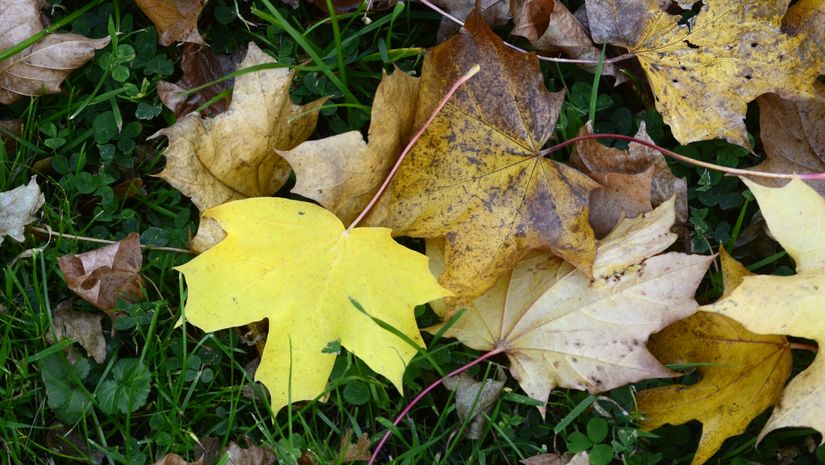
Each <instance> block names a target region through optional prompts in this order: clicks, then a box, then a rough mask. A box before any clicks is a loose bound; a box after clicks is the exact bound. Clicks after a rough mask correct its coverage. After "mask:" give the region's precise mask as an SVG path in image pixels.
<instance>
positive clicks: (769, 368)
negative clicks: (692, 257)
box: [636, 249, 792, 465]
mask: <svg viewBox="0 0 825 465" xmlns="http://www.w3.org/2000/svg"><path fill="white" fill-rule="evenodd" d="M720 254H721V257H722V272H723V279H724V286H725V294H724V296H723V297H727V296H729V295H730V294H731V293H733V290H734V289H735V288H736V286H738V285H739V284H740V283H741V282H742V280H743V278H744V277H745V276H751V273H750V272H749V271H748V270H747V268H745V267H744V266H742V264H741V263H739V262H737V261H736V260H735V259H734V258H733V257H731V256H730V255H728V253H727V252H725V249H721V250H720ZM648 347H649V348H650V351H651V352H652V353H653V355H655V356H656V358H657V359H658V360H659V361H660V362H662V363H665V364H671V363H709V364H710V365H703V366H698V367H696V370H697V371H698V372H699V376H700V379H699V381H698V382H697V383H695V384H692V385H689V386H685V385H682V384H673V385H669V386H663V387H658V388H653V389H646V390H644V391H641V392H639V393H638V394H637V395H636V400H637V405H638V409H639V411H640V412H642V414H643V415H644V420H643V423H642V425H643V426H644V428H645V429H646V430H648V431H649V430H654V429H656V428H658V427H660V426H662V425H664V424H666V423H670V424H674V425H679V424H682V423H686V422H688V421H691V420H699V421H701V422H702V425H703V427H702V437H701V439H700V440H699V447H698V449H697V450H696V454H695V455H694V456H693V461H692V463H693V465H701V464H702V463H705V462H706V461H708V460H709V459H710V458H711V457H712V456H713V454H715V453H716V451H718V450H719V449H720V448H721V447H722V443H723V442H724V441H725V440H726V439H727V438H729V437H732V436H736V435H738V434H741V433H742V432H744V431H745V429H746V428H747V426H748V424H750V422H751V420H753V419H754V418H756V416H758V415H759V414H761V413H762V412H763V411H764V410H765V409H766V408H768V407H770V406H772V405H775V404H776V403H778V402H779V397H780V396H781V394H782V390H783V389H784V387H785V381H786V380H787V379H788V375H789V374H790V372H791V363H792V357H791V348H790V346H789V345H788V341H787V339H786V338H785V337H784V336H775V335H760V334H755V333H752V332H750V331H748V330H747V329H745V327H744V326H742V325H741V324H739V323H737V322H736V321H734V320H732V319H730V318H727V317H724V316H722V315H717V314H714V313H707V312H696V313H695V314H693V315H691V316H690V317H688V318H686V319H684V320H681V321H677V322H676V323H674V324H672V325H670V326H668V327H667V328H665V329H664V330H663V331H661V332H659V333H658V334H655V335H653V336H652V337H651V338H650V342H648Z"/></svg>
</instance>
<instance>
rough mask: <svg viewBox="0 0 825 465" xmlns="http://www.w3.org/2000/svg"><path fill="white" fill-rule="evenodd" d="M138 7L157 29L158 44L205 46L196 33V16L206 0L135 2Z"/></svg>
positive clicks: (147, 0)
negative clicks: (189, 43)
mask: <svg viewBox="0 0 825 465" xmlns="http://www.w3.org/2000/svg"><path fill="white" fill-rule="evenodd" d="M136 2H137V5H138V7H140V9H141V10H142V11H143V13H144V14H145V15H146V16H148V17H149V19H150V20H152V23H153V24H154V25H155V27H156V28H157V29H158V43H159V44H161V45H172V44H174V43H175V42H192V43H195V44H206V42H204V41H203V38H202V37H201V34H200V32H198V16H200V14H201V10H203V5H204V4H205V3H206V0H136Z"/></svg>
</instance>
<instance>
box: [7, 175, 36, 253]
mask: <svg viewBox="0 0 825 465" xmlns="http://www.w3.org/2000/svg"><path fill="white" fill-rule="evenodd" d="M45 202H46V197H45V196H44V195H43V193H42V192H40V186H38V185H37V176H32V177H31V179H29V183H28V184H26V185H25V186H17V187H15V188H14V189H12V190H10V191H6V192H0V245H2V244H3V239H4V238H5V237H6V236H9V237H11V238H12V239H14V240H15V241H17V242H23V239H24V237H23V232H24V228H25V226H26V225H27V224H29V223H31V222H33V221H34V220H35V217H34V215H35V213H37V211H38V210H40V207H42V206H43V204H44V203H45Z"/></svg>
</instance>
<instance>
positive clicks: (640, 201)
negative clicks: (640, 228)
mask: <svg viewBox="0 0 825 465" xmlns="http://www.w3.org/2000/svg"><path fill="white" fill-rule="evenodd" d="M592 133H593V129H592V127H591V125H590V123H589V122H588V123H587V124H586V125H585V126H584V127H583V128H582V129H581V130H580V131H579V135H580V136H581V135H585V134H592ZM635 137H636V138H637V139H642V140H645V141H649V142H653V140H651V139H650V136H648V135H647V131H646V128H645V123H644V122H642V124H641V125H639V130H638V131H637V132H636V136H635ZM570 164H572V165H573V166H575V167H576V168H578V169H580V170H581V171H583V172H584V173H586V174H588V175H589V176H590V177H592V178H593V179H595V180H596V181H598V182H599V183H600V184H601V185H602V186H603V188H602V189H599V190H597V191H594V192H593V193H592V194H591V196H590V224H591V226H593V230H594V231H595V232H596V236H597V237H603V236H605V235H606V234H607V233H608V232H610V230H611V229H613V227H614V226H615V225H616V223H617V222H618V220H619V217H620V209H624V213H625V216H627V217H634V216H636V215H638V214H639V213H644V212H646V211H650V210H651V208H652V207H658V206H659V205H661V204H662V203H664V202H666V201H667V200H668V199H670V198H671V197H673V196H674V195H675V196H676V223H677V224H684V223H686V222H687V219H688V202H687V182H686V181H685V180H684V179H682V178H677V177H676V176H674V175H673V172H672V171H671V170H670V167H668V166H667V161H665V157H664V156H662V154H661V153H659V152H658V151H657V150H654V149H651V148H648V147H645V146H644V145H641V144H637V143H635V142H631V143H630V145H629V146H628V148H627V150H618V149H615V148H611V147H607V146H605V145H602V144H601V143H599V141H597V140H592V139H591V140H584V141H581V142H577V143H576V144H575V145H574V152H573V155H572V156H571V157H570ZM645 189H646V190H647V192H645Z"/></svg>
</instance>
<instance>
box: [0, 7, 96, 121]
mask: <svg viewBox="0 0 825 465" xmlns="http://www.w3.org/2000/svg"><path fill="white" fill-rule="evenodd" d="M42 30H43V24H42V23H41V22H40V12H39V11H38V7H37V2H36V1H35V0H0V50H5V49H7V48H9V47H12V46H14V45H17V44H18V43H19V42H22V41H23V40H25V39H28V38H29V37H31V36H32V35H34V34H37V33H38V32H40V31H42ZM107 45H109V38H108V37H104V38H102V39H89V38H86V37H83V36H81V35H78V34H50V35H47V36H46V37H45V38H43V39H42V40H40V41H38V42H35V43H34V44H33V45H31V46H30V47H28V48H26V49H24V50H23V51H21V52H20V53H17V54H15V55H12V56H11V57H9V58H6V59H5V60H2V61H0V103H3V104H6V105H9V104H12V103H14V102H16V101H17V100H20V99H21V98H22V97H24V96H38V95H45V94H56V93H58V92H60V84H61V83H62V82H63V80H64V79H66V78H67V77H68V76H69V74H71V73H72V71H74V70H75V69H77V68H79V67H81V66H83V64H85V63H86V62H87V61H89V60H90V59H91V58H92V57H94V56H95V50H99V49H101V48H103V47H105V46H107Z"/></svg>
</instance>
